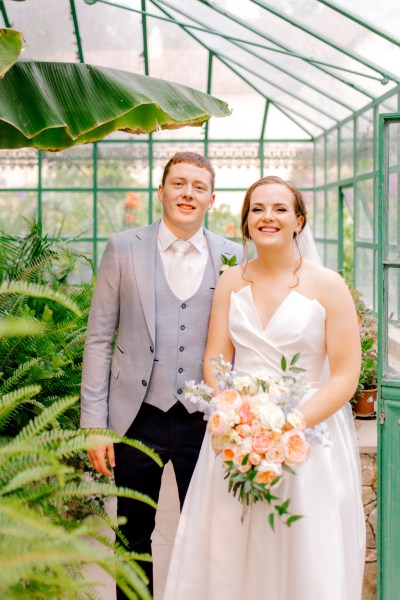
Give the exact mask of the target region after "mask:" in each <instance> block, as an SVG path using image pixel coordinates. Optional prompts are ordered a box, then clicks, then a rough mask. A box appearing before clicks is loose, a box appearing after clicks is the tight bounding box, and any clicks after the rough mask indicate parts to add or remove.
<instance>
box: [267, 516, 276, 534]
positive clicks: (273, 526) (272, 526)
mask: <svg viewBox="0 0 400 600" xmlns="http://www.w3.org/2000/svg"><path fill="white" fill-rule="evenodd" d="M268 522H269V525H270V527H271V529H272V531H275V515H274V513H270V514H269V515H268Z"/></svg>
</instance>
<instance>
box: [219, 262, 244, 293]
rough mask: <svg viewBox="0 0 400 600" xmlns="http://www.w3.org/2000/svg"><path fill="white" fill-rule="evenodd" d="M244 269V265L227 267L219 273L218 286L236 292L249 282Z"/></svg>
mask: <svg viewBox="0 0 400 600" xmlns="http://www.w3.org/2000/svg"><path fill="white" fill-rule="evenodd" d="M245 271H246V269H245V266H244V265H235V266H234V267H229V268H228V269H226V270H224V272H223V273H222V274H221V276H220V278H219V281H218V287H219V288H222V289H224V290H225V291H227V292H229V293H230V292H238V291H239V290H241V289H242V288H243V287H245V286H246V285H248V284H249V281H246V277H245Z"/></svg>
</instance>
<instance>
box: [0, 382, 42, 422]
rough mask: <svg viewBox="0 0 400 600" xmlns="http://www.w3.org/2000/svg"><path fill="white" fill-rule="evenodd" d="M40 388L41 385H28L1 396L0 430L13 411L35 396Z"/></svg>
mask: <svg viewBox="0 0 400 600" xmlns="http://www.w3.org/2000/svg"><path fill="white" fill-rule="evenodd" d="M40 390H41V387H40V385H27V386H25V387H22V388H19V389H18V390H14V391H12V392H9V393H8V394H4V395H3V396H0V430H1V429H2V426H3V425H4V423H5V422H6V420H7V418H8V416H9V415H10V414H11V412H12V411H14V410H15V409H16V408H17V407H18V406H20V405H21V404H23V403H24V402H26V401H27V400H30V399H31V398H32V397H33V396H37V395H38V394H39V393H40Z"/></svg>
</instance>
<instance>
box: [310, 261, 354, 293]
mask: <svg viewBox="0 0 400 600" xmlns="http://www.w3.org/2000/svg"><path fill="white" fill-rule="evenodd" d="M303 272H304V274H305V276H306V278H307V282H308V285H309V286H310V287H311V288H312V289H313V293H314V295H315V297H316V298H317V299H318V300H320V302H321V303H323V304H325V303H326V302H328V303H330V302H331V301H332V300H334V299H335V298H339V297H340V295H341V294H345V295H347V294H348V293H349V291H348V287H347V284H346V282H345V281H344V279H343V277H342V276H341V275H339V273H337V272H336V271H333V270H332V269H329V268H328V267H324V266H322V265H317V264H315V263H312V262H310V261H308V260H304V265H303Z"/></svg>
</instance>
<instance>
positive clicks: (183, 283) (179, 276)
mask: <svg viewBox="0 0 400 600" xmlns="http://www.w3.org/2000/svg"><path fill="white" fill-rule="evenodd" d="M190 246H191V243H190V242H188V241H185V240H175V242H174V243H173V244H172V249H173V251H174V254H173V256H172V258H171V262H170V265H169V270H168V283H169V285H170V288H171V290H172V291H173V292H174V294H175V296H178V298H179V299H180V300H185V299H186V298H187V297H188V285H187V284H188V269H187V258H186V256H185V255H186V253H187V251H188V250H189V249H190Z"/></svg>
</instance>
